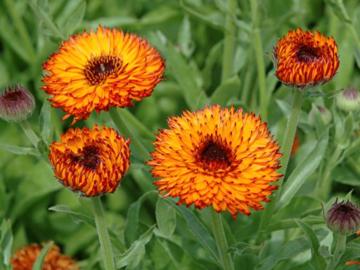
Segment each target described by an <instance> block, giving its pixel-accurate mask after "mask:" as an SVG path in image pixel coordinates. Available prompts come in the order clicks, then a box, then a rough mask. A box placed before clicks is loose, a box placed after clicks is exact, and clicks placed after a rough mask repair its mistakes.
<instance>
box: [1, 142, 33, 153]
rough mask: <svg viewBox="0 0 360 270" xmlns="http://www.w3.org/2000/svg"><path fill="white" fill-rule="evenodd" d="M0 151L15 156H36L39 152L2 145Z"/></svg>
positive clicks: (27, 148) (30, 148)
mask: <svg viewBox="0 0 360 270" xmlns="http://www.w3.org/2000/svg"><path fill="white" fill-rule="evenodd" d="M0 150H3V151H6V152H9V153H12V154H15V155H31V156H38V155H39V152H38V151H37V150H36V149H35V148H32V147H22V146H16V145H9V144H2V143H0Z"/></svg>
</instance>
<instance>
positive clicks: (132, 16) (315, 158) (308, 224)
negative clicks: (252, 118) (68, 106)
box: [0, 0, 360, 270]
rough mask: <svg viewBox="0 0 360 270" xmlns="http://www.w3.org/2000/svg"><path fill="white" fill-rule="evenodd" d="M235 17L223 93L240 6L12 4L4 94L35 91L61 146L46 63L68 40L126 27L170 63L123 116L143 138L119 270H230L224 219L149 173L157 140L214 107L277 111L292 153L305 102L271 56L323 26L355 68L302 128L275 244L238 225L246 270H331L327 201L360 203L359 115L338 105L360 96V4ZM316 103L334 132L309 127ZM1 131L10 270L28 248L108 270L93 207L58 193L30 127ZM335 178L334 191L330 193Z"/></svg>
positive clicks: (125, 190) (353, 250)
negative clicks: (231, 10)
mask: <svg viewBox="0 0 360 270" xmlns="http://www.w3.org/2000/svg"><path fill="white" fill-rule="evenodd" d="M235 14H236V16H235V17H234V18H233V20H234V21H233V23H234V25H235V27H236V43H235V44H236V46H235V56H234V65H233V67H232V72H231V73H232V74H234V75H233V76H231V78H229V79H227V80H226V81H224V82H222V83H220V82H221V75H220V74H221V70H222V52H223V44H224V40H223V37H224V33H225V32H226V31H227V30H226V28H225V17H226V15H227V8H226V1H221V0H213V1H208V0H171V1H161V0H154V1H146V0H134V1H116V0H92V1H85V0H74V1H66V0H54V1H47V0H23V1H11V0H4V1H2V2H1V3H0V27H1V29H2V31H0V40H1V43H0V55H1V57H0V74H1V76H0V87H5V86H8V85H11V84H14V83H18V82H21V83H22V84H24V85H26V86H27V87H28V88H29V89H30V90H31V91H32V93H34V95H35V96H36V99H37V111H35V113H34V115H33V116H32V118H31V119H30V122H31V125H32V127H33V129H34V130H35V131H36V132H37V133H38V134H40V135H41V137H42V138H43V139H44V141H45V142H47V143H50V142H51V141H53V140H57V139H58V138H59V136H60V134H61V133H62V132H63V131H64V130H66V128H68V126H69V123H68V122H61V120H59V119H61V116H62V113H61V112H59V111H57V110H55V109H53V108H51V107H50V106H49V105H48V102H46V98H47V97H46V96H45V95H44V93H43V92H42V91H41V90H40V89H41V73H42V70H41V64H42V63H43V62H44V60H45V59H46V58H47V57H48V56H49V54H50V53H52V52H54V51H55V50H56V48H57V47H58V45H59V43H60V42H61V40H64V39H66V38H67V37H68V36H69V35H71V34H73V33H76V32H79V31H82V30H83V29H91V28H92V29H94V28H96V27H97V26H98V25H99V24H101V25H103V26H110V27H119V28H122V29H124V30H126V31H129V32H130V31H131V32H137V33H139V34H140V35H142V36H145V37H146V38H148V39H149V41H150V42H151V43H152V44H153V45H154V46H155V47H157V48H158V49H159V50H160V52H161V54H162V55H163V57H164V58H165V59H166V65H167V70H166V76H165V80H164V81H163V82H161V83H160V84H159V85H158V87H157V88H156V90H155V91H154V94H153V95H152V96H151V97H149V98H147V99H145V100H144V101H142V102H141V103H139V104H136V106H135V107H134V108H132V109H131V110H122V111H121V113H120V114H119V117H118V118H117V119H116V124H117V126H118V127H119V128H120V130H121V132H122V133H123V134H124V135H125V136H131V137H132V140H133V146H132V147H133V148H132V152H133V153H134V158H133V160H132V165H131V168H130V171H129V173H128V175H127V176H126V178H125V179H124V180H123V182H122V185H121V187H120V188H119V189H118V190H117V191H116V192H115V193H114V194H112V195H109V196H107V197H106V198H105V200H104V203H105V205H106V210H107V212H106V218H107V221H108V224H109V225H110V226H109V227H110V236H111V240H112V243H113V246H114V249H115V253H116V254H117V255H116V256H117V257H116V264H117V267H118V268H119V269H120V268H125V267H126V269H181V270H183V269H218V267H219V265H218V261H219V260H218V255H217V249H216V244H215V241H214V238H213V236H212V234H211V233H210V224H211V221H210V220H211V219H210V210H209V209H205V210H203V211H193V210H192V209H188V208H185V207H183V206H176V205H175V202H174V201H172V200H169V199H167V200H163V199H161V198H159V196H158V192H157V191H155V190H154V187H153V185H152V182H153V179H152V177H151V175H150V174H149V170H148V168H147V167H146V166H145V165H143V164H144V163H143V161H144V160H147V159H148V155H149V154H148V153H149V151H151V149H152V141H153V139H154V135H153V134H154V133H155V132H156V130H157V129H158V128H161V127H165V126H166V119H167V117H168V116H170V115H175V114H179V113H180V112H181V111H183V110H184V109H191V110H195V109H198V108H201V107H202V106H204V105H205V104H211V103H218V104H221V105H224V106H226V105H234V106H236V107H237V106H241V107H243V108H244V109H245V110H247V111H252V112H255V113H260V112H266V114H267V117H266V118H267V119H266V120H267V121H268V123H269V127H270V128H271V130H272V132H273V134H274V136H275V137H276V139H277V140H278V141H281V140H282V134H283V133H284V129H285V125H286V120H287V117H288V115H289V113H290V110H291V105H290V102H289V100H290V97H291V91H290V90H289V89H287V88H286V87H284V86H282V85H280V84H279V83H278V82H277V80H276V78H275V76H274V67H273V64H272V58H271V53H272V48H273V46H274V44H275V42H276V40H277V39H278V38H279V37H280V36H281V35H283V34H284V33H286V32H287V31H288V30H289V29H290V28H295V27H303V28H313V29H317V30H319V31H321V32H324V33H328V34H330V35H332V36H334V38H335V40H336V41H337V43H338V45H339V48H340V52H339V54H340V62H341V65H340V69H339V71H338V74H337V75H336V77H335V78H334V79H333V80H332V81H331V82H330V83H328V84H326V85H325V86H324V87H321V90H320V89H313V90H311V92H309V93H308V94H307V97H306V100H305V104H304V106H303V112H302V113H301V116H300V125H299V130H298V135H299V137H300V141H301V143H300V145H301V146H300V148H299V150H298V151H297V153H296V155H295V156H293V158H292V160H291V163H290V168H289V171H290V174H289V176H288V177H287V179H286V182H285V186H284V188H283V193H282V195H281V197H280V199H279V201H278V204H277V205H276V213H275V215H274V216H272V217H271V221H270V223H269V225H268V226H267V227H266V231H265V232H262V233H263V234H264V236H265V238H264V239H263V240H264V241H261V243H259V242H258V241H256V240H255V239H256V238H257V235H258V233H259V232H258V228H259V222H260V219H261V214H262V213H261V212H259V213H254V214H253V215H252V216H250V217H245V216H239V217H238V218H237V220H236V221H234V220H232V219H231V218H230V217H229V216H226V222H225V230H226V234H227V236H228V239H230V243H229V244H230V252H231V253H232V255H233V257H234V259H235V265H236V266H239V267H240V266H241V268H242V269H258V270H260V269H261V270H268V269H276V270H287V269H292V270H293V269H298V270H301V269H324V268H323V267H324V265H325V260H327V259H328V258H329V257H330V256H331V246H332V243H333V237H332V234H331V232H330V231H329V230H328V229H327V228H326V226H325V224H324V219H323V217H322V211H321V201H322V200H324V201H325V200H327V199H328V198H330V197H334V196H337V195H338V196H341V195H342V194H344V193H347V192H348V191H349V190H351V189H353V199H354V198H355V200H356V197H357V196H359V195H360V188H359V187H360V165H359V164H360V155H359V154H358V151H359V150H360V134H359V131H360V127H359V124H360V118H359V114H349V113H344V112H342V111H340V110H338V109H337V107H336V105H335V102H334V96H335V95H336V94H337V93H338V91H339V90H340V89H342V88H345V87H348V86H355V87H360V76H359V71H360V46H359V45H360V44H359V38H358V37H359V35H360V32H359V31H358V28H359V27H356V26H359V25H360V20H359V18H360V5H359V4H358V2H357V1H356V0H348V1H346V6H344V5H343V3H342V1H340V0H327V1H322V0H304V1H297V0H293V1H283V0H264V1H254V0H251V1H238V8H237V10H236V13H235ZM259 18H261V20H259ZM254 44H257V45H259V44H260V45H261V46H254ZM261 78H263V79H261ZM262 87H265V90H266V91H265V92H264V93H263V95H264V96H263V97H261V96H260V95H261V94H260V93H261V91H260V89H261V88H262ZM260 100H265V102H264V103H260ZM314 105H321V106H324V107H326V108H328V110H330V111H331V114H332V121H331V122H330V123H327V124H326V125H325V124H324V123H323V121H322V119H321V117H320V116H319V115H318V114H315V115H312V117H309V112H310V110H311V109H312V107H313V106H314ZM264 106H265V107H264ZM270 108H271V109H270ZM94 123H103V124H106V125H109V126H111V125H113V124H114V123H113V122H112V120H111V119H110V118H109V116H108V114H107V113H102V114H100V115H96V114H93V115H92V116H91V117H90V118H89V119H88V120H87V121H86V125H89V126H92V125H93V124H94ZM0 128H1V130H2V132H1V134H0V142H1V144H0V150H1V152H0V166H1V170H0V218H1V219H2V224H1V227H0V259H1V261H0V264H2V265H3V266H8V265H9V258H10V256H11V254H12V253H13V252H14V250H16V249H18V248H20V247H22V246H24V245H26V244H27V243H31V242H43V241H47V240H52V241H54V242H56V243H57V244H59V245H60V246H61V247H62V250H63V251H64V253H66V254H68V255H71V256H74V257H75V258H76V259H77V260H78V261H80V265H81V266H82V267H83V268H84V269H100V262H99V256H98V252H99V251H98V242H97V235H96V230H95V229H94V226H95V224H94V220H93V218H92V217H91V214H90V210H89V208H90V207H89V205H88V202H87V200H86V199H84V198H79V197H77V196H76V195H74V194H73V193H71V192H70V191H68V190H66V189H64V188H63V187H62V186H61V185H60V184H58V183H57V181H56V180H55V179H54V176H53V173H52V171H51V168H50V167H49V165H48V163H47V162H46V160H43V159H41V158H40V154H39V153H38V151H37V150H36V149H35V148H33V147H31V144H30V142H28V141H27V139H26V136H25V135H23V134H22V133H20V132H18V131H19V130H20V129H19V127H18V126H16V125H15V124H8V123H5V122H0ZM39 148H40V149H44V148H45V150H44V151H46V147H44V146H42V147H39ZM324 178H329V179H330V181H328V182H330V183H332V186H329V187H323V186H321V185H320V183H323V182H322V179H324ZM325 182H326V181H325ZM319 185H320V186H319ZM314 190H315V192H314ZM69 220H71V221H73V222H69ZM359 254H360V242H359V239H357V240H356V239H353V240H352V241H351V242H350V243H349V245H348V247H347V250H346V253H345V255H344V257H343V259H342V265H344V263H343V262H344V261H345V260H347V259H351V258H356V257H359V256H360V255H359ZM343 267H344V269H345V266H343ZM343 267H342V266H341V267H340V268H339V269H343ZM39 269H40V268H39ZM236 269H238V268H236ZM346 269H351V267H347V268H346Z"/></svg>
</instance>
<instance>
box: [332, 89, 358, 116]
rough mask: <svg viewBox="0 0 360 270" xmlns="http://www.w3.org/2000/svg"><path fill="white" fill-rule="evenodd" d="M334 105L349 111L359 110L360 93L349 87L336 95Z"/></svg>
mask: <svg viewBox="0 0 360 270" xmlns="http://www.w3.org/2000/svg"><path fill="white" fill-rule="evenodd" d="M336 105H337V106H338V108H339V109H341V110H343V111H346V112H351V111H357V110H360V93H359V91H358V90H357V89H355V88H353V87H350V88H347V89H345V90H343V91H342V92H341V93H340V94H338V95H337V96H336Z"/></svg>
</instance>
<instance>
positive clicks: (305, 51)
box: [296, 45, 319, 62]
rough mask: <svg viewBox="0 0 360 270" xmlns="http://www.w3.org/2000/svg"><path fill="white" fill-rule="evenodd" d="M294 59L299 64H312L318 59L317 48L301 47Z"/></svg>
mask: <svg viewBox="0 0 360 270" xmlns="http://www.w3.org/2000/svg"><path fill="white" fill-rule="evenodd" d="M296 57H297V59H298V60H299V61H300V62H312V61H315V60H317V59H318V58H319V51H318V49H317V48H314V47H311V46H307V45H302V46H301V47H300V48H299V50H298V51H297V53H296Z"/></svg>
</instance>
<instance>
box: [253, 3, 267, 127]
mask: <svg viewBox="0 0 360 270" xmlns="http://www.w3.org/2000/svg"><path fill="white" fill-rule="evenodd" d="M250 4H251V19H252V25H253V27H252V28H253V30H252V31H253V46H254V49H255V57H256V65H257V71H258V82H259V90H260V92H259V93H260V105H259V107H260V115H261V117H262V118H263V119H264V120H266V118H267V107H268V104H267V103H268V97H267V92H266V74H265V61H264V50H263V45H262V41H261V36H260V30H259V20H258V2H257V0H251V1H250Z"/></svg>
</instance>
